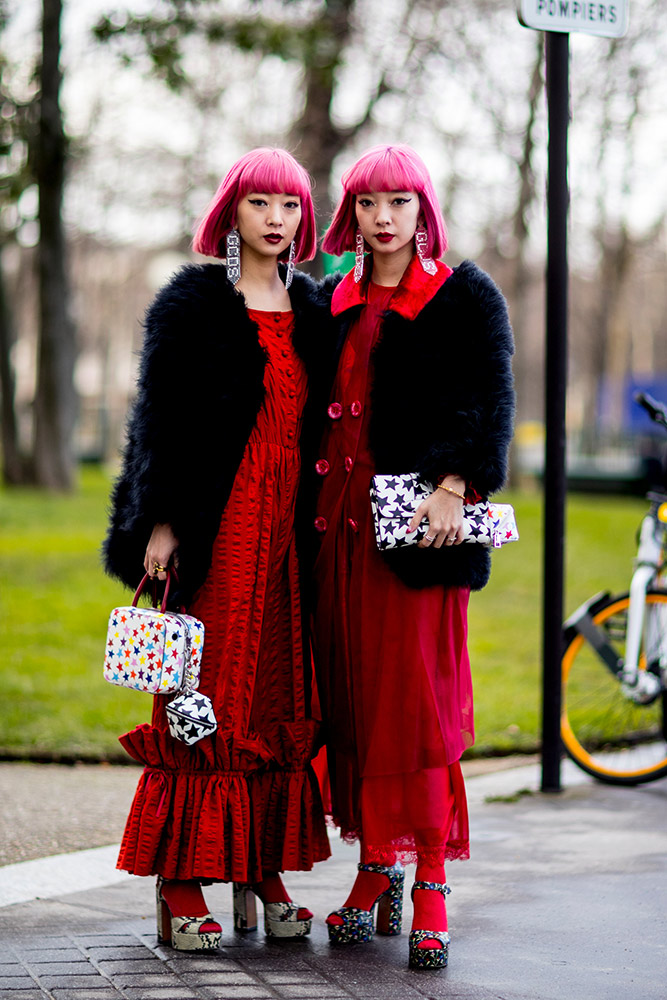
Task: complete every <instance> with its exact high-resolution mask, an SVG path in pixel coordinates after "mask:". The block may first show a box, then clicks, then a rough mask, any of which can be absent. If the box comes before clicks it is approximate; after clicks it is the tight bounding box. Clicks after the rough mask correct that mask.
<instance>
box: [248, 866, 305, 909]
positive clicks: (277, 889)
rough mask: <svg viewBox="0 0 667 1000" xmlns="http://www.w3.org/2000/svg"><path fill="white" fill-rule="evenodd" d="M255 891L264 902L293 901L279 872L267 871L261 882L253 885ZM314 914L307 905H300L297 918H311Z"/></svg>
mask: <svg viewBox="0 0 667 1000" xmlns="http://www.w3.org/2000/svg"><path fill="white" fill-rule="evenodd" d="M253 890H254V892H256V893H257V895H258V896H259V898H260V899H261V901H262V902H263V903H291V902H292V900H291V899H290V896H289V893H288V891H287V889H286V888H285V886H284V883H283V880H282V879H281V877H280V875H279V874H278V872H265V873H264V878H263V879H262V881H261V882H256V883H255V885H253ZM312 916H313V914H312V913H311V912H310V910H309V909H307V907H305V906H300V907H299V910H298V913H297V920H311V919H312Z"/></svg>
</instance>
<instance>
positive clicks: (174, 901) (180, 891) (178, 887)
mask: <svg viewBox="0 0 667 1000" xmlns="http://www.w3.org/2000/svg"><path fill="white" fill-rule="evenodd" d="M162 896H163V898H164V901H165V902H166V904H167V906H168V907H169V910H170V912H171V915H172V917H205V916H206V914H207V913H208V906H207V905H206V901H205V899H204V896H203V893H202V891H201V885H200V884H199V882H198V881H197V880H196V879H187V880H185V879H170V880H169V881H166V880H165V881H163V883H162Z"/></svg>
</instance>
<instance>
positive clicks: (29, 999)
mask: <svg viewBox="0 0 667 1000" xmlns="http://www.w3.org/2000/svg"><path fill="white" fill-rule="evenodd" d="M44 997H45V994H44V993H42V991H41V990H36V989H32V990H0V1000H44Z"/></svg>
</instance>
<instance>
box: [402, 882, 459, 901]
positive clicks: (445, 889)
mask: <svg viewBox="0 0 667 1000" xmlns="http://www.w3.org/2000/svg"><path fill="white" fill-rule="evenodd" d="M415 889H433V890H434V891H435V892H441V893H442V895H443V896H444V897H445V898H446V897H447V895H448V894H449V893H450V892H451V891H452V890H451V889H450V888H449V886H448V885H447V883H446V882H421V881H417V882H415V883H414V885H413V886H412V889H411V890H410V899H412V900H414V898H415Z"/></svg>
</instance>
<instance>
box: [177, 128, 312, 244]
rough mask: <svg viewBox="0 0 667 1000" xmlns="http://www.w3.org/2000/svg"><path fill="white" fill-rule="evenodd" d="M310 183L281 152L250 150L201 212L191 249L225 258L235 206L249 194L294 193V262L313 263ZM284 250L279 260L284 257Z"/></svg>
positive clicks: (298, 166)
mask: <svg viewBox="0 0 667 1000" xmlns="http://www.w3.org/2000/svg"><path fill="white" fill-rule="evenodd" d="M310 189H311V180H310V177H309V176H308V174H307V173H306V171H305V170H304V169H303V167H302V166H301V165H300V164H299V163H297V161H296V160H295V159H294V157H293V156H292V155H291V154H290V153H288V152H287V151H286V150H284V149H270V148H268V147H260V148H259V149H253V150H251V151H250V152H249V153H246V154H245V156H242V157H241V159H240V160H237V162H236V163H235V164H234V166H233V167H232V168H231V170H230V171H229V173H228V174H227V175H226V176H225V177H224V178H223V179H222V181H221V183H220V187H219V188H218V190H217V191H216V193H215V195H214V197H213V199H212V201H211V203H210V204H209V206H208V208H207V209H206V211H205V213H204V217H203V219H202V221H201V222H200V224H199V226H198V228H197V232H196V233H195V237H194V240H193V241H192V249H193V250H194V251H195V252H196V253H201V254H205V255H206V256H207V257H224V256H225V247H224V243H223V241H224V238H225V236H226V235H227V233H228V232H229V231H230V229H233V228H234V225H235V223H236V206H237V205H238V203H239V201H240V200H241V198H244V197H245V196H246V195H247V194H248V192H249V191H257V192H263V193H264V194H294V195H298V197H299V198H300V200H301V222H300V223H299V228H298V229H297V233H296V237H295V243H296V260H297V261H301V260H312V258H313V257H314V256H315V251H316V249H317V242H316V230H315V214H314V210H313V199H312V195H311V193H310ZM287 253H288V251H287V250H286V251H285V253H284V254H281V255H280V256H281V258H282V257H286V256H287Z"/></svg>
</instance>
